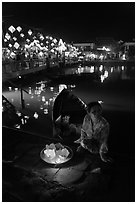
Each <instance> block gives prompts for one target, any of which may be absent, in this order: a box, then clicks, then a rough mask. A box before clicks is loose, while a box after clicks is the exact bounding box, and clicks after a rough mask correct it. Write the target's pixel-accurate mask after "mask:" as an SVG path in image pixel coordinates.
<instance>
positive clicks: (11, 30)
mask: <svg viewBox="0 0 137 204" xmlns="http://www.w3.org/2000/svg"><path fill="white" fill-rule="evenodd" d="M8 30H9V31H10V32H11V33H14V31H15V30H16V29H15V28H14V27H13V26H12V25H11V26H10V27H9V28H8Z"/></svg>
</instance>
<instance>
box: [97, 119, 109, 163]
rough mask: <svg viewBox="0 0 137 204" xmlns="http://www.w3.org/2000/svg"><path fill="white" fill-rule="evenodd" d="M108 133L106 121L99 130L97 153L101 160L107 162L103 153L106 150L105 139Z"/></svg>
mask: <svg viewBox="0 0 137 204" xmlns="http://www.w3.org/2000/svg"><path fill="white" fill-rule="evenodd" d="M108 135H109V124H108V123H107V124H106V125H105V126H104V127H103V129H102V130H101V140H100V150H99V154H100V157H101V159H102V161H104V162H107V159H106V156H105V154H106V153H107V152H108V147H107V140H108Z"/></svg>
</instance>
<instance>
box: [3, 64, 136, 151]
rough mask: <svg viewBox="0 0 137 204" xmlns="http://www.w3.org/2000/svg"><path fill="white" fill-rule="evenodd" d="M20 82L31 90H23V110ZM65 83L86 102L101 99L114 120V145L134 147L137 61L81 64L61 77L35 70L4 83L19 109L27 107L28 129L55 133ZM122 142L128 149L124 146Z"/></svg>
mask: <svg viewBox="0 0 137 204" xmlns="http://www.w3.org/2000/svg"><path fill="white" fill-rule="evenodd" d="M19 85H21V86H22V88H23V89H24V90H25V91H27V92H28V93H26V92H25V91H23V98H24V101H25V109H23V110H22V108H21V92H20V91H19V88H18V86H19ZM64 87H65V88H68V89H69V90H70V91H71V92H72V93H73V94H74V95H76V96H77V97H79V98H80V99H81V100H83V101H84V102H85V103H86V104H87V103H89V102H91V101H100V102H101V103H102V106H103V114H104V117H106V119H107V120H108V121H109V122H110V126H111V129H110V134H111V137H112V139H111V140H110V143H113V145H112V146H113V148H112V149H115V145H114V143H119V144H120V145H118V146H119V151H121V150H122V151H124V152H129V151H130V150H129V148H130V147H129V144H130V143H132V145H133V143H134V112H135V67H134V65H132V64H128V65H126V66H125V65H115V66H114V65H113V66H112V65H103V64H102V65H98V66H84V67H83V66H82V65H79V66H78V67H74V68H68V69H65V70H63V74H62V75H61V76H60V77H58V76H55V75H52V76H51V77H50V79H49V78H47V76H46V74H44V73H42V74H33V75H31V76H29V77H24V78H19V80H18V81H14V82H13V84H10V83H7V84H6V85H3V95H4V96H5V97H6V98H7V99H8V100H9V101H10V102H11V103H12V104H13V105H14V106H15V107H16V108H17V110H18V111H19V112H20V111H23V112H24V113H25V114H26V116H27V118H28V120H27V123H26V124H24V128H23V129H24V130H25V131H29V132H32V133H35V134H39V135H44V136H47V134H48V136H52V119H51V115H52V114H51V113H52V106H53V103H54V100H55V98H56V96H57V95H58V94H59V92H60V91H61V90H62V89H63V88H64ZM18 128H19V127H18ZM125 138H126V139H125ZM113 139H114V141H113ZM112 141H113V142H112ZM122 143H123V144H124V146H125V149H124V147H122V148H121V144H122Z"/></svg>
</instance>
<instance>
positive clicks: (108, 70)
mask: <svg viewBox="0 0 137 204" xmlns="http://www.w3.org/2000/svg"><path fill="white" fill-rule="evenodd" d="M134 69H135V68H134V66H133V67H128V66H123V65H121V66H106V65H102V64H101V65H99V66H85V67H82V66H81V65H80V66H79V67H77V68H72V69H67V70H65V75H82V74H85V73H86V74H92V73H96V74H98V75H99V77H100V82H101V83H103V82H104V80H106V79H111V78H113V76H115V77H116V75H117V77H120V78H121V80H125V79H132V78H134Z"/></svg>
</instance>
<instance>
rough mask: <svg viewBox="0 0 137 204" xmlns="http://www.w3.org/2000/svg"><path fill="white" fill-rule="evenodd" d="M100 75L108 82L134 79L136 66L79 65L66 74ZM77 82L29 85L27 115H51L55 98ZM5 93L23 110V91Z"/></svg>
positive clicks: (74, 86)
mask: <svg viewBox="0 0 137 204" xmlns="http://www.w3.org/2000/svg"><path fill="white" fill-rule="evenodd" d="M83 73H84V74H85V73H86V74H89V75H90V74H91V75H92V74H93V73H96V74H98V75H99V79H100V80H99V81H98V82H99V83H105V82H106V83H107V82H109V81H110V80H115V79H117V78H119V79H120V80H132V79H134V67H128V66H123V65H122V66H105V65H100V66H85V67H82V66H79V67H77V68H72V69H66V70H65V75H66V76H67V75H78V76H81V75H82V74H83ZM76 87H77V84H75V83H73V84H68V83H67V84H55V85H53V84H52V86H51V85H50V84H49V85H48V84H47V83H45V81H36V82H35V85H32V86H31V85H28V87H26V88H25V90H26V91H27V92H28V93H29V94H27V93H26V92H23V98H24V101H25V108H26V109H27V110H28V115H27V117H29V118H34V119H39V118H40V117H43V116H44V117H48V116H51V112H52V107H53V104H54V100H55V98H56V97H57V95H58V94H59V93H60V92H61V91H62V90H63V88H68V89H69V90H70V91H72V90H75V88H76ZM3 95H4V96H5V97H6V98H7V99H8V100H9V101H10V102H11V103H12V104H13V105H15V107H17V109H18V110H21V93H20V91H19V89H18V88H17V87H16V88H13V87H11V86H10V87H8V91H7V92H3Z"/></svg>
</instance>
